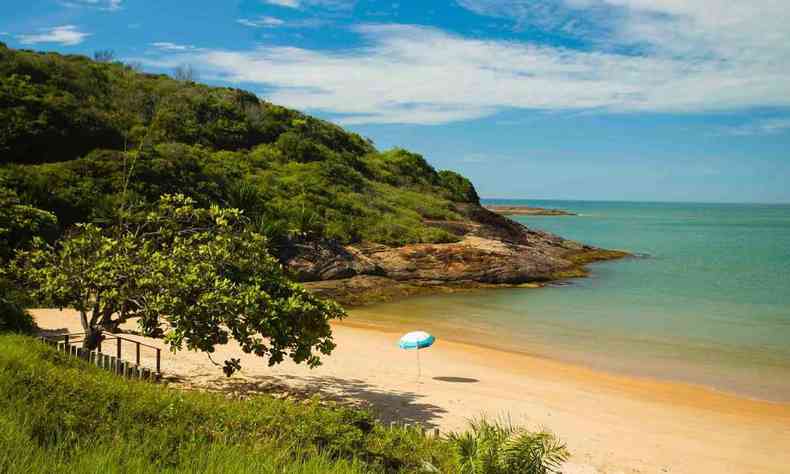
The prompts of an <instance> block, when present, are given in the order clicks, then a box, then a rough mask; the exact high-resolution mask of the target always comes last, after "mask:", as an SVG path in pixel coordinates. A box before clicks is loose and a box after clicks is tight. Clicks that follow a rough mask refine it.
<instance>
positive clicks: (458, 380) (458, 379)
mask: <svg viewBox="0 0 790 474" xmlns="http://www.w3.org/2000/svg"><path fill="white" fill-rule="evenodd" d="M433 379H434V380H438V381H439V382H451V383H477V382H479V380H478V379H471V378H469V377H434V378H433Z"/></svg>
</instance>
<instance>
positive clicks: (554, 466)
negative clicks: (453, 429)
mask: <svg viewBox="0 0 790 474" xmlns="http://www.w3.org/2000/svg"><path fill="white" fill-rule="evenodd" d="M469 428H470V429H469V431H466V432H463V433H452V434H451V435H450V438H449V440H450V443H451V445H452V446H453V449H454V451H455V452H456V454H457V455H458V458H459V466H458V470H457V472H458V473H459V474H510V473H514V472H521V473H528V474H553V473H559V472H560V467H561V466H562V463H564V462H565V461H566V460H567V459H568V450H567V449H566V448H565V444H564V443H562V442H561V441H559V440H558V439H557V438H555V437H554V435H552V434H551V433H548V432H545V431H542V432H539V433H533V432H530V431H526V430H524V429H522V428H519V427H516V426H513V425H512V424H511V423H510V422H509V421H507V420H504V421H498V422H491V421H488V420H486V419H484V418H483V419H479V420H473V421H471V422H470V423H469Z"/></svg>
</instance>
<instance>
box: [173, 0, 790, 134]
mask: <svg viewBox="0 0 790 474" xmlns="http://www.w3.org/2000/svg"><path fill="white" fill-rule="evenodd" d="M464 1H465V3H469V2H473V1H476V2H478V3H488V4H497V5H499V4H503V2H497V1H495V0H464ZM781 3H783V2H780V1H779V0H752V1H751V2H749V3H737V4H733V3H731V2H729V0H705V1H703V0H565V1H564V2H563V3H562V4H561V5H559V4H558V5H557V8H558V10H557V11H558V12H561V13H562V16H563V18H566V17H567V18H570V19H571V20H578V23H577V26H568V22H567V21H565V20H563V21H561V22H559V23H557V24H556V25H555V24H553V23H550V22H549V17H550V16H551V15H544V16H545V18H544V19H545V22H541V21H538V20H535V19H533V18H538V17H539V15H541V13H535V12H539V11H544V10H539V9H537V10H536V9H532V10H523V11H527V12H528V15H527V16H528V17H529V18H530V19H529V21H530V22H531V23H532V24H538V25H543V26H541V27H542V28H545V29H551V28H555V27H556V28H562V29H563V31H564V32H570V33H569V34H571V33H572V34H577V33H579V32H582V33H580V34H583V35H586V34H587V33H588V32H597V36H598V37H599V38H600V35H601V34H603V35H604V37H603V39H602V40H601V39H596V41H595V42H591V43H590V45H591V46H590V47H589V48H587V49H583V50H582V49H569V48H563V47H558V46H552V45H546V44H542V45H541V44H536V43H531V42H518V41H505V40H481V39H474V38H469V37H463V36H458V35H454V34H450V33H447V32H444V31H442V30H438V29H435V28H428V27H422V26H414V25H392V24H390V25H382V24H377V25H363V26H358V27H356V28H355V31H356V32H357V33H358V34H359V35H361V36H362V39H363V46H359V47H356V48H352V49H346V50H341V51H326V50H309V49H300V48H288V47H265V48H264V47H261V48H259V49H255V50H247V51H230V50H201V51H199V52H191V53H189V55H190V57H189V58H187V59H186V61H188V62H190V63H191V64H196V65H199V66H200V67H201V71H205V74H204V77H213V78H216V79H221V80H226V81H230V82H238V83H246V84H260V85H261V87H262V88H264V90H267V91H268V93H267V98H268V99H269V100H272V101H274V102H276V103H281V104H284V105H288V106H291V107H296V108H299V109H303V110H312V111H320V112H324V113H329V114H336V115H337V117H336V118H337V119H339V120H340V121H342V122H345V123H422V124H434V123H446V122H452V121H457V120H469V119H474V118H480V117H485V116H488V115H491V114H494V113H496V112H497V111H499V110H504V109H510V108H520V109H540V110H560V111H567V110H582V111H586V110H607V111H615V112H633V111H650V112H681V113H682V112H701V111H716V110H738V109H744V108H750V107H761V106H771V107H790V80H788V77H790V26H788V25H790V8H785V6H784V5H782V4H781ZM509 4H510V5H511V6H512V5H516V6H517V5H524V6H525V8H526V6H530V7H535V8H537V7H536V6H537V5H540V4H544V5H550V4H551V5H554V4H556V2H554V3H551V2H547V1H545V0H544V1H542V2H541V0H535V1H530V2H524V1H514V2H509ZM706 5H707V6H706ZM478 6H479V5H478ZM470 8H471V7H470ZM546 8H547V9H546V10H545V11H551V9H550V8H548V7H546ZM478 10H479V11H480V12H483V11H485V10H483V9H482V7H480V8H478ZM476 11H477V10H476ZM501 12H503V13H501V15H505V13H504V12H506V10H504V9H503V10H501ZM604 13H609V14H608V15H606V14H604ZM501 15H500V14H497V16H501ZM530 15H531V16H530ZM585 39H589V38H587V37H586V36H585ZM169 60H170V61H176V62H178V63H181V62H184V61H185V59H178V58H171V59H169Z"/></svg>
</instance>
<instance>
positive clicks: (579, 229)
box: [352, 201, 790, 401]
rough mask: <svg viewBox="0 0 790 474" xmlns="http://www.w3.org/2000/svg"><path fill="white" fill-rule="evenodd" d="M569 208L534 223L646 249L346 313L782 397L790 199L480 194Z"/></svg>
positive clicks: (786, 371)
mask: <svg viewBox="0 0 790 474" xmlns="http://www.w3.org/2000/svg"><path fill="white" fill-rule="evenodd" d="M489 203H492V204H518V203H522V204H530V205H537V206H543V207H556V208H561V209H568V210H571V211H574V212H577V213H579V214H580V215H579V216H559V217H540V216H519V217H517V218H516V219H517V220H519V221H520V222H522V223H524V224H526V225H528V226H530V227H534V228H538V229H543V230H547V231H550V232H554V233H557V234H559V235H562V236H564V237H568V238H572V239H576V240H580V241H583V242H585V243H589V244H593V245H598V246H601V247H606V248H617V249H625V250H629V251H631V252H638V253H640V254H646V255H647V257H645V258H632V259H626V260H621V261H615V262H606V263H600V264H595V265H593V266H592V267H591V269H592V275H591V276H590V277H589V278H583V279H575V280H572V281H570V282H569V283H570V284H568V285H565V286H553V287H547V288H541V289H520V288H519V289H500V290H483V291H475V292H470V293H459V294H451V295H440V296H427V297H417V298H411V299H405V300H402V301H399V302H392V303H386V304H380V305H375V306H370V307H366V308H364V309H358V310H355V311H353V312H352V321H357V322H366V323H373V324H376V325H381V326H384V327H413V328H414V329H417V328H419V329H425V330H429V331H431V332H433V333H434V334H435V335H437V337H438V338H439V340H440V341H441V339H442V338H449V339H454V340H460V341H465V342H475V343H479V344H484V345H487V346H492V347H496V348H501V349H507V350H515V351H521V352H527V353H531V354H536V355H541V356H546V357H551V358H555V359H559V360H564V361H567V362H572V363H577V364H583V365H587V366H591V367H594V368H598V369H603V370H608V371H614V372H623V373H628V374H634V375H641V376H651V377H658V378H664V379H670V380H680V381H685V382H691V383H697V384H703V385H707V386H711V387H714V388H718V389H722V390H726V391H734V392H737V393H740V394H743V395H747V396H751V397H756V398H762V399H768V400H782V401H788V400H790V206H787V205H757V204H674V203H673V204H668V203H613V202H579V201H521V202H519V201H489Z"/></svg>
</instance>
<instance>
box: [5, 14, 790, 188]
mask: <svg viewBox="0 0 790 474" xmlns="http://www.w3.org/2000/svg"><path fill="white" fill-rule="evenodd" d="M0 41H2V42H4V43H6V44H7V45H8V46H10V47H14V48H27V49H35V50H46V51H57V52H61V53H70V54H85V55H92V54H93V53H94V52H95V51H97V50H107V49H109V50H112V51H114V53H115V57H116V58H117V59H119V60H121V61H124V62H128V63H137V64H138V65H140V66H141V67H142V68H143V69H144V70H146V71H151V72H165V73H169V72H172V71H173V70H174V69H175V68H176V67H178V66H180V65H190V66H191V67H192V68H193V69H194V70H195V71H196V73H197V75H198V78H199V80H200V81H202V82H206V83H209V84H217V85H231V86H234V87H239V88H243V89H247V90H250V91H252V92H255V93H256V94H258V95H259V96H260V97H261V98H263V99H266V100H269V101H271V102H274V103H277V104H281V105H285V106H289V107H293V108H296V109H299V110H302V111H304V112H307V113H310V114H313V115H316V116H319V117H321V118H324V119H327V120H331V121H334V122H336V123H339V124H340V125H342V126H344V127H346V128H348V129H350V130H352V131H355V132H358V133H360V134H362V135H364V136H366V137H369V138H371V139H372V140H373V141H374V142H375V143H376V145H377V146H378V147H379V148H380V149H387V148H391V147H395V146H398V147H403V148H406V149H409V150H412V151H415V152H417V153H421V154H422V155H424V156H425V157H426V159H428V161H429V162H430V163H431V164H433V165H434V166H435V167H437V168H439V169H453V170H456V171H459V172H461V173H462V174H464V175H466V176H467V177H469V178H470V179H472V181H473V182H474V184H475V186H476V187H477V189H478V192H479V194H480V195H481V196H483V197H490V198H529V199H581V200H624V201H695V202H766V203H790V184H789V183H790V7H789V6H788V4H787V0H750V1H748V2H746V1H741V2H736V1H733V0H512V1H501V0H451V1H441V2H440V1H427V0H421V1H408V2H407V1H405V0H395V1H392V0H390V1H367V0H357V1H355V0H241V1H224V0H192V1H190V2H188V3H187V2H183V1H181V2H178V1H174V0H156V1H154V0H26V1H17V0H3V2H2V6H0Z"/></svg>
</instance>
